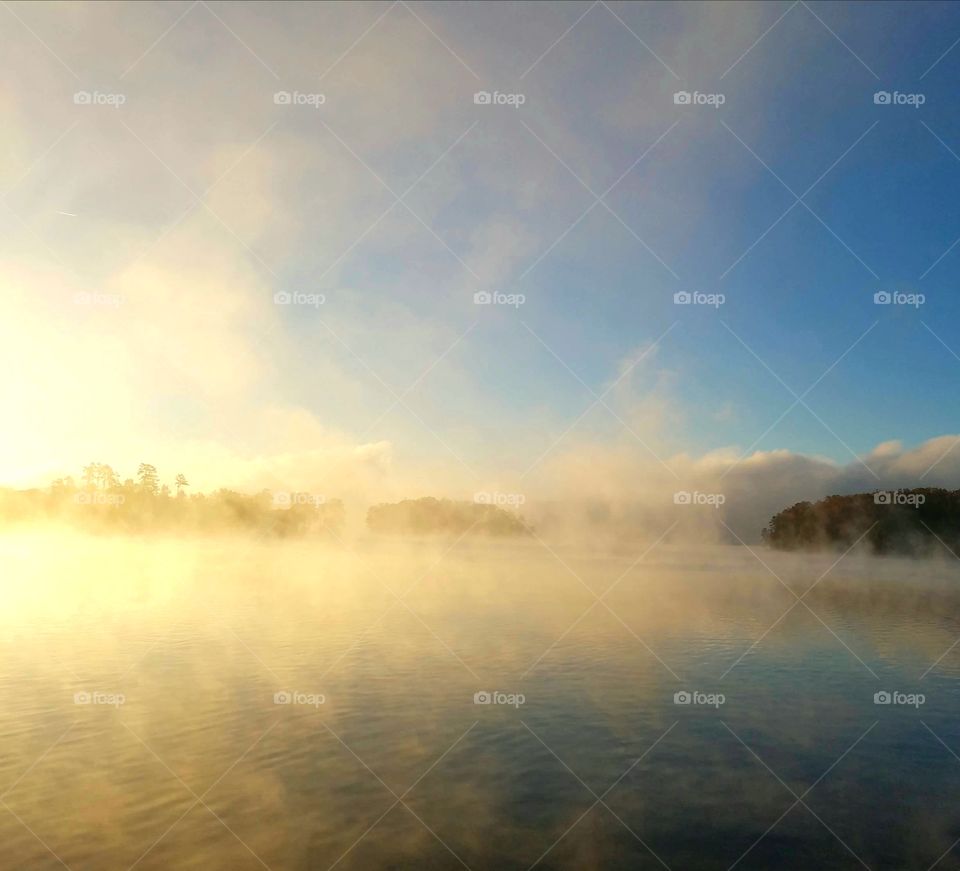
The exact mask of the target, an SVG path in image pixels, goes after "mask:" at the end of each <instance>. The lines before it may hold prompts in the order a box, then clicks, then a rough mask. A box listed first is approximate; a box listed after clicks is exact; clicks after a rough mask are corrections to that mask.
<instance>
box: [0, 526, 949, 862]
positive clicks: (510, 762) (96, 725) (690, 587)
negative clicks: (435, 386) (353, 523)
mask: <svg viewBox="0 0 960 871" xmlns="http://www.w3.org/2000/svg"><path fill="white" fill-rule="evenodd" d="M450 544H451V543H445V544H438V543H432V544H430V543H422V542H421V543H412V544H409V545H403V544H400V543H390V542H370V541H361V542H359V543H357V544H355V545H354V546H353V549H352V550H348V549H345V548H341V547H339V546H335V545H324V544H319V545H318V544H305V543H282V544H275V543H274V544H264V543H257V542H252V541H243V540H242V539H234V540H217V541H198V542H193V543H177V542H173V541H164V540H156V539H153V540H151V539H148V540H143V541H136V540H123V539H109V538H85V537H82V536H72V535H57V536H53V535H46V534H39V533H38V534H27V535H17V536H6V537H3V538H2V539H0V559H2V565H3V566H4V571H3V579H2V581H0V800H2V803H0V868H3V869H29V871H44V869H62V868H63V867H65V866H66V867H68V868H70V869H75V871H80V869H84V871H86V869H90V871H93V869H98V871H99V869H110V871H114V869H130V868H138V869H142V871H147V869H193V868H196V869H204V871H212V869H230V871H237V869H262V868H269V869H276V871H280V869H293V871H302V869H323V871H325V869H330V868H339V869H344V871H346V869H364V871H366V869H381V868H383V869H401V868H405V869H407V868H408V869H434V868H435V869H453V868H464V867H466V868H470V869H513V868H516V869H528V868H531V867H534V866H535V867H537V868H540V869H545V871H546V869H559V868H564V869H601V868H602V869H621V868H622V869H638V868H639V869H644V868H664V867H666V868H669V869H674V871H679V869H721V871H724V869H729V868H731V867H736V868H740V869H771V868H784V869H804V871H809V869H834V868H836V869H841V868H842V869H853V868H860V867H864V866H865V867H868V868H871V869H881V868H882V869H907V868H910V869H912V868H917V869H929V868H931V867H936V868H937V869H942V871H947V869H953V871H955V869H958V868H960V845H957V848H956V849H953V850H951V848H952V847H953V846H954V844H955V842H956V841H957V839H958V838H960V755H958V754H960V645H958V646H957V647H952V645H954V644H955V643H956V642H957V640H958V638H960V607H958V606H960V563H958V562H957V561H956V560H954V559H953V558H952V557H949V556H948V557H947V558H946V559H945V560H943V561H930V562H911V561H907V560H892V559H891V560H882V561H881V560H871V559H869V558H858V557H855V556H853V555H851V556H848V557H847V558H845V559H844V560H843V561H841V562H840V563H839V564H838V565H836V566H835V567H834V568H833V569H832V570H830V566H831V564H832V563H834V561H835V559H836V557H835V556H825V555H824V556H820V555H816V556H797V555H784V554H776V553H771V552H769V551H765V550H758V551H757V554H758V555H759V557H760V558H761V559H762V560H763V562H764V563H766V567H765V566H764V565H762V564H761V563H760V562H759V561H758V560H757V559H756V558H755V556H754V555H753V554H752V553H750V552H749V551H747V550H746V549H745V548H742V547H714V548H710V547H703V548H699V549H690V548H681V547H678V546H668V545H663V544H661V545H659V546H657V547H656V548H654V549H653V550H651V551H650V552H649V553H648V554H647V555H646V557H644V558H643V559H642V560H641V561H640V562H639V563H636V564H634V563H635V561H636V559H637V557H638V556H639V555H640V554H641V553H642V552H643V547H641V546H639V545H638V546H636V547H633V548H627V547H625V548H623V550H622V551H621V552H605V553H596V552H592V551H588V550H585V549H579V548H575V547H573V546H564V547H560V546H557V545H556V544H555V543H550V545H549V548H548V547H546V546H544V545H542V544H541V543H539V542H534V541H529V542H521V543H500V544H498V543H491V542H460V543H459V544H457V545H456V546H455V547H453V548H452V549H450V550H446V552H445V549H446V548H448V547H449V545H450ZM551 549H552V550H551ZM825 572H826V575H825V576H824V577H823V579H822V580H820V581H819V583H817V584H816V586H815V587H814V588H813V589H812V590H811V591H810V592H809V593H807V594H806V595H805V596H804V595H803V594H804V591H805V590H807V588H809V587H810V586H811V584H814V583H815V582H817V580H818V578H820V577H821V576H823V575H824V573H825ZM611 585H614V586H612V588H611V589H609V592H606V593H605V591H607V590H608V588H610V587H611ZM791 590H792V591H793V592H791ZM604 593H605V594H604ZM797 596H803V599H802V602H798V601H797ZM598 597H599V599H598ZM791 605H793V607H792V609H791ZM788 609H790V610H789V611H788ZM785 612H786V615H785V616H783V615H784V614H785ZM778 621H779V622H778ZM935 663H936V664H935ZM878 692H889V693H891V694H894V693H896V694H898V695H892V699H893V703H891V704H877V703H875V693H878ZM278 693H279V694H281V695H279V696H276V695H275V694H278ZM477 693H486V694H487V695H486V696H480V697H479V698H478V701H480V702H484V701H488V700H489V701H490V703H486V704H484V703H476V702H475V694H477ZM677 693H689V694H690V697H691V699H692V701H693V703H691V704H678V703H677V702H676V701H675V694H677ZM685 698H687V697H685V696H680V697H679V700H680V701H683V700H684V699H685ZM880 698H881V699H883V698H884V697H882V696H881V697H880Z"/></svg>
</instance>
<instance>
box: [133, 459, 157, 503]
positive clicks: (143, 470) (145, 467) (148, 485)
mask: <svg viewBox="0 0 960 871" xmlns="http://www.w3.org/2000/svg"><path fill="white" fill-rule="evenodd" d="M137 479H138V480H139V481H140V489H141V490H143V491H144V492H145V493H149V494H150V495H151V496H156V495H157V493H158V492H159V490H160V477H159V476H158V475H157V467H156V466H151V465H150V464H149V463H141V464H140V465H139V466H138V467H137Z"/></svg>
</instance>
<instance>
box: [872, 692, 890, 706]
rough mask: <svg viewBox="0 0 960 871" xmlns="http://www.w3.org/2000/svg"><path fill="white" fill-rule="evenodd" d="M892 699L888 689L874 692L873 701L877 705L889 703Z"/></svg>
mask: <svg viewBox="0 0 960 871" xmlns="http://www.w3.org/2000/svg"><path fill="white" fill-rule="evenodd" d="M892 701H893V698H892V697H891V695H890V693H888V692H887V691H886V690H880V691H879V692H876V693H874V694H873V703H874V704H875V705H889V704H890V703H891V702H892Z"/></svg>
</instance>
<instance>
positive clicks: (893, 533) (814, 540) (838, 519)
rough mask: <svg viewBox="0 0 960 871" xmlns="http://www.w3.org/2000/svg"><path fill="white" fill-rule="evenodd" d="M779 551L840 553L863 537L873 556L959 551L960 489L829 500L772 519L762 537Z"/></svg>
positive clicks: (802, 504)
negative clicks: (834, 551)
mask: <svg viewBox="0 0 960 871" xmlns="http://www.w3.org/2000/svg"><path fill="white" fill-rule="evenodd" d="M761 535H762V537H763V540H764V541H765V542H766V543H767V544H768V545H770V547H773V548H776V549H777V550H825V549H834V550H844V549H846V548H849V547H852V546H853V545H854V544H855V543H857V542H858V541H859V540H860V539H861V538H862V539H863V542H864V544H865V545H867V546H868V547H869V548H870V550H871V551H872V552H873V553H875V554H902V555H911V556H912V555H921V554H930V553H933V552H934V551H935V550H938V549H939V550H943V549H944V548H946V549H948V550H950V551H952V552H953V553H954V554H955V555H956V554H957V553H958V552H960V490H944V489H942V488H938V487H920V488H916V489H903V490H880V491H875V492H873V493H856V494H853V495H849V496H828V497H826V498H825V499H821V500H819V501H818V502H798V503H796V504H795V505H791V506H790V507H789V508H785V509H784V510H783V511H780V512H778V513H777V514H775V515H774V516H773V517H772V518H771V519H770V522H769V523H768V524H767V526H766V527H765V528H764V529H763V531H762V532H761Z"/></svg>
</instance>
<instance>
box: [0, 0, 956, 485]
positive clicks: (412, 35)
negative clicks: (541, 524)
mask: <svg viewBox="0 0 960 871" xmlns="http://www.w3.org/2000/svg"><path fill="white" fill-rule="evenodd" d="M3 17H4V28H3V30H2V35H0V43H2V48H3V49H4V51H3V57H4V58H5V59H4V61H3V62H2V64H3V67H4V69H3V71H4V82H5V84H4V86H3V91H2V97H3V102H2V104H0V110H2V112H3V114H4V116H5V119H6V122H7V123H5V125H4V130H5V132H4V134H3V136H4V140H5V146H6V152H7V154H8V157H9V160H8V161H7V168H6V169H5V170H4V172H3V176H2V181H3V189H4V190H5V191H6V192H7V193H6V195H5V199H4V202H5V204H6V206H7V209H6V211H5V212H4V213H0V215H2V218H0V221H2V223H0V231H2V233H0V246H2V250H3V253H4V256H5V260H6V261H7V262H8V263H9V264H10V266H9V268H8V269H7V271H6V275H5V281H6V284H7V286H8V287H9V288H10V289H11V290H10V294H9V296H10V306H11V309H12V312H13V313H14V314H15V315H16V318H14V319H12V320H11V322H13V321H16V323H18V324H19V326H17V327H16V328H11V331H10V334H9V336H7V337H6V338H7V342H6V345H5V347H6V353H7V354H8V355H9V356H10V357H11V361H12V362H13V363H15V365H17V366H18V367H20V368H22V369H23V370H24V371H23V376H22V379H21V383H19V384H17V385H12V386H11V387H10V388H8V395H7V396H6V397H5V398H6V401H7V405H8V407H11V408H15V409H17V415H16V419H17V421H19V423H18V424H17V425H16V426H15V427H14V428H13V431H11V432H10V433H8V434H7V443H6V444H5V449H6V455H7V456H8V457H9V461H8V467H7V468H6V469H5V470H4V477H5V478H6V479H9V480H14V479H16V480H32V479H33V478H35V477H36V478H40V477H42V476H43V475H46V474H48V473H49V472H50V471H52V470H55V469H58V468H59V466H58V464H61V463H67V464H68V465H72V464H75V463H76V462H80V461H87V460H89V459H90V457H89V456H87V455H88V454H90V453H91V452H95V453H96V455H97V457H98V458H100V459H107V457H109V456H118V457H122V458H123V460H124V462H129V463H133V462H134V461H137V460H139V459H143V458H142V457H139V454H140V453H143V452H147V453H150V454H151V455H152V456H154V457H159V458H160V459H161V460H162V461H164V462H183V463H185V464H188V465H189V464H193V465H194V466H195V467H199V469H201V470H206V471H207V472H208V473H209V475H210V477H211V478H212V477H213V476H214V475H215V474H216V475H221V476H226V477H227V478H230V479H233V480H237V481H240V482H251V483H265V482H268V481H270V480H272V479H273V478H276V477H278V476H279V477H283V476H284V475H289V474H292V472H291V471H290V470H291V469H296V468H299V469H307V470H312V471H310V472H309V474H315V475H316V476H317V477H320V478H326V479H328V480H330V479H331V476H332V477H333V478H334V479H335V481H336V486H341V487H357V488H358V489H361V490H364V491H367V490H376V489H377V487H385V488H386V489H388V490H389V489H391V488H393V489H395V490H398V491H399V490H403V489H404V488H405V487H408V486H419V487H425V486H426V485H425V482H435V481H442V482H445V483H449V486H450V487H451V488H453V489H457V488H461V489H462V488H466V487H471V486H474V483H475V481H476V480H494V479H495V480H505V479H511V478H512V479H516V478H517V477H518V476H520V477H522V476H523V474H524V472H525V470H528V469H530V467H531V464H532V463H534V462H535V461H536V462H541V461H540V460H539V459H538V458H540V457H544V456H545V455H546V454H550V457H549V460H550V461H551V462H552V461H553V460H554V459H558V460H559V459H560V458H561V457H562V455H563V453H564V452H565V451H568V450H569V451H574V452H575V451H576V450H577V449H584V450H586V452H587V454H586V455H588V456H589V455H592V451H593V450H594V449H595V448H596V447H597V446H598V445H600V446H602V445H606V446H607V447H609V448H610V451H611V455H619V452H620V451H621V449H623V450H634V451H636V452H637V454H638V455H640V456H643V457H645V458H646V460H647V461H652V460H653V457H652V454H656V455H657V462H658V463H659V462H660V461H661V460H663V461H666V463H667V465H675V464H676V467H677V468H679V467H680V466H682V465H683V463H692V464H694V465H696V463H698V462H702V461H703V459H704V458H705V457H710V456H713V455H714V454H716V452H723V453H724V454H725V455H726V456H728V458H729V457H731V456H732V457H739V456H740V455H741V454H743V453H744V452H750V453H751V454H754V453H755V454H756V455H757V457H758V458H759V457H761V456H765V455H767V454H769V452H774V451H779V452H786V453H788V454H790V455H791V456H797V457H806V458H822V459H823V460H824V461H826V462H828V463H832V464H833V465H834V466H835V467H836V469H841V470H842V469H843V468H845V467H847V466H848V465H849V464H851V463H853V464H856V463H857V460H856V459H855V457H854V455H855V454H856V455H859V456H861V457H865V456H867V455H869V454H870V452H871V451H873V450H874V449H875V448H876V446H877V445H879V444H882V443H885V442H888V441H891V440H899V441H902V442H903V445H904V447H903V448H902V450H903V451H906V452H909V451H911V450H914V449H921V448H922V447H923V445H924V444H925V443H928V442H929V440H931V439H938V438H942V437H945V436H951V437H952V436H955V434H956V433H957V432H958V431H960V425H958V421H957V415H956V411H955V409H956V407H957V406H956V403H955V402H953V401H952V400H953V399H954V395H955V386H956V385H957V383H958V377H960V359H958V358H957V356H955V354H960V319H958V317H957V315H958V314H960V312H958V306H960V302H958V296H957V291H956V288H957V286H958V279H960V245H957V246H956V247H951V246H953V245H954V244H955V243H956V242H957V240H958V238H960V214H958V213H957V210H956V209H953V208H951V206H952V205H953V204H954V203H956V202H958V201H960V111H958V103H957V98H956V93H955V82H956V81H957V77H958V74H960V47H957V48H954V46H955V45H956V44H957V41H958V40H960V8H958V7H957V5H956V4H951V3H917V2H913V3H858V4H853V3H803V2H799V3H789V2H784V3H754V4H750V3H737V4H719V3H713V4H697V3H682V4H666V3H663V4H648V5H635V4H623V3H609V4H606V3H596V4H591V3H564V4H552V3H536V4H500V3H431V4H417V3H409V4H407V3H395V4H390V3H374V4H350V5H347V4H339V5H333V4H318V5H305V4H283V3H272V4H231V3H224V4H219V3H213V4H204V3H200V4H190V3H179V4H178V3H166V4H72V5H71V6H70V7H59V6H53V5H39V4H24V3H11V4H9V8H7V9H5V10H3ZM79 91H85V92H91V93H106V94H121V95H122V96H123V103H122V105H121V106H120V107H119V108H113V107H111V106H107V105H83V104H78V103H77V102H76V100H75V99H74V97H73V95H74V94H75V93H77V92H79ZM278 91H287V92H290V93H294V94H296V93H301V94H322V95H323V102H322V104H321V105H319V106H311V105H303V104H301V105H296V104H294V105H283V104H278V103H277V101H276V100H275V99H274V94H275V93H277V92H278ZM477 91H490V92H494V91H496V92H500V93H504V94H520V95H522V97H523V102H522V105H519V106H512V105H477V104H476V103H475V102H474V93H475V92H477ZM677 91H689V92H697V93H700V94H715V95H716V94H719V95H722V101H723V102H722V105H719V106H714V105H678V104H676V103H675V100H674V94H675V92H677ZM878 91H884V92H891V93H893V92H897V93H900V94H904V95H921V99H922V105H920V106H918V107H917V106H914V105H911V103H912V102H917V101H916V100H915V99H914V98H912V97H911V98H910V101H909V102H907V103H902V104H899V105H884V104H877V103H876V102H875V99H874V95H875V93H876V92H878ZM713 102H717V101H716V99H714V100H713ZM798 197H801V198H802V199H801V200H800V201H798V199H797V198H798ZM398 198H399V199H398ZM598 198H599V199H598ZM477 291H489V292H496V293H500V294H522V295H523V297H524V302H523V303H522V305H519V306H517V307H513V306H509V305H488V306H478V305H475V304H474V301H473V294H474V293H475V292H477ZM881 291H886V292H894V291H896V292H899V293H901V294H922V295H923V296H924V298H925V299H924V302H923V303H922V305H919V306H916V307H914V306H909V305H897V304H893V305H876V304H875V303H874V294H876V293H877V292H881ZM680 292H689V293H699V294H707V295H709V294H722V295H723V297H724V302H723V304H722V305H719V306H718V307H713V306H708V305H676V304H675V303H674V294H676V293H680ZM78 293H86V294H98V293H99V294H108V295H109V294H114V295H115V296H116V297H117V298H122V300H123V303H122V304H117V305H114V306H111V305H109V304H104V303H103V301H102V300H101V301H100V302H97V301H96V300H94V304H92V305H85V306H79V307H78V306H77V305H76V304H75V303H74V302H73V300H74V299H75V297H76V295H77V294H78ZM278 293H280V294H282V293H289V294H298V293H299V294H315V295H322V296H323V299H324V301H323V303H322V305H320V306H309V305H297V304H293V305H277V304H275V303H274V297H275V295H276V294H278ZM38 342H45V343H47V346H51V347H52V346H56V347H58V348H60V349H61V350H60V351H58V352H57V353H55V354H54V355H53V356H52V357H48V358H47V359H43V360H35V359H32V357H31V355H30V353H29V350H28V348H29V347H34V346H36V344H37V343H38ZM654 343H656V344H655V345H654ZM25 361H27V362H25ZM8 362H10V361H8ZM631 364H635V365H631ZM831 367H832V368H831ZM620 375H622V376H623V377H622V379H621V380H619V381H617V379H618V376H620ZM91 379H93V380H95V381H96V383H98V384H100V385H101V388H100V389H98V390H96V391H90V389H89V387H88V386H86V385H89V384H90V382H91ZM780 379H782V382H785V385H787V386H784V383H781V380H780ZM811 386H812V389H811V390H810V392H809V394H807V395H805V396H804V397H803V402H804V403H806V406H809V408H808V407H806V406H805V405H804V404H797V405H796V406H795V407H794V408H793V409H792V411H790V412H789V413H788V414H786V416H784V417H783V418H782V419H780V417H781V415H783V413H784V412H785V411H786V410H787V409H788V408H789V406H790V405H791V403H793V402H794V398H795V397H794V395H793V394H792V393H791V392H790V391H791V390H793V391H795V392H796V394H798V395H800V394H804V391H806V390H807V389H808V388H810V387H811ZM608 388H610V391H611V392H610V393H609V395H606V396H605V402H606V403H607V404H608V405H609V406H611V407H610V408H604V406H603V404H602V403H601V404H599V405H596V406H595V407H594V409H593V410H592V411H591V412H589V413H588V414H587V415H586V416H584V417H583V418H582V419H581V418H580V416H581V415H582V414H583V413H584V411H585V409H587V408H589V407H590V406H591V405H592V404H594V403H595V400H596V398H597V397H598V396H600V395H604V391H606V390H607V389H608ZM788 388H789V389H788ZM91 394H95V396H92V395H91ZM80 397H82V400H81V399H80ZM398 397H399V398H398ZM818 418H819V419H818ZM51 419H52V420H61V421H62V424H61V425H60V426H57V427H54V428H53V429H54V432H53V434H50V433H47V434H45V435H43V436H42V437H38V435H37V433H38V432H39V431H41V430H46V429H49V427H48V424H47V423H46V422H47V421H49V420H51ZM252 421H256V423H252ZM774 424H775V425H774ZM571 425H573V427H572V428H571ZM625 429H626V430H627V431H628V436H627V441H626V445H624V442H623V439H624V435H625ZM641 441H642V442H643V443H644V444H645V445H646V446H649V447H650V448H652V453H651V451H648V450H647V449H646V447H644V444H641ZM946 444H949V442H948V443H946ZM940 453H943V451H942V450H941V451H940ZM933 456H934V458H936V456H938V454H934V455H933ZM758 462H759V459H758ZM543 465H544V471H546V468H547V467H548V466H549V465H550V463H549V462H547V461H546V460H544V461H543ZM661 465H662V463H661ZM927 465H929V463H927ZM341 467H343V469H344V470H345V471H343V472H342V474H341V473H339V472H338V473H337V475H333V473H332V472H331V469H333V468H337V469H340V468H341ZM918 468H919V467H918ZM940 472H943V473H944V475H946V476H947V478H949V476H951V475H954V474H955V473H956V474H960V468H958V469H954V468H953V466H952V465H949V464H947V465H944V466H942V467H941V468H940ZM194 474H195V475H202V474H203V472H201V471H198V472H195V473H194ZM938 474H939V472H938ZM460 475H463V476H465V477H463V478H460V477H458V476H460ZM388 479H389V480H390V481H392V484H390V485H389V486H388V485H387V481H388ZM951 480H952V479H951ZM411 482H412V484H411ZM330 486H333V485H330Z"/></svg>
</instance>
